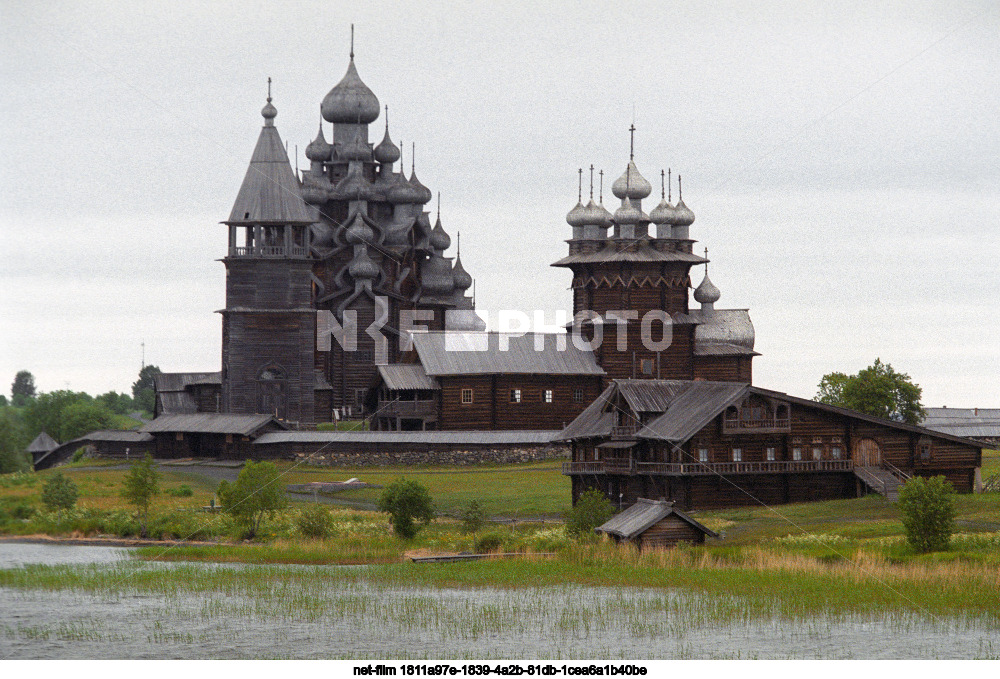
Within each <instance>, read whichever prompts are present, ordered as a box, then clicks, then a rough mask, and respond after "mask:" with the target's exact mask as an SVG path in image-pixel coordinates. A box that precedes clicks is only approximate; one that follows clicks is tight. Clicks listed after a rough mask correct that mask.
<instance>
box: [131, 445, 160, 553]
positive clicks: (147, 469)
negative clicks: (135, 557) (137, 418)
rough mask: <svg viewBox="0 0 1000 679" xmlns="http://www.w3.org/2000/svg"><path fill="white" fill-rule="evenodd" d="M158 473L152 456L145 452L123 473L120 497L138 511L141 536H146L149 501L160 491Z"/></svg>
mask: <svg viewBox="0 0 1000 679" xmlns="http://www.w3.org/2000/svg"><path fill="white" fill-rule="evenodd" d="M159 484H160V474H159V472H157V471H156V464H155V463H154V462H153V456H152V455H150V454H149V453H146V456H145V457H144V458H143V459H142V461H140V462H135V463H133V464H132V466H131V467H129V470H128V474H126V475H125V487H124V488H122V497H123V498H125V500H126V501H127V502H128V503H129V504H132V505H135V507H136V509H137V510H138V511H139V512H140V523H141V525H142V537H146V535H147V528H148V518H149V502H150V500H152V499H153V496H154V495H156V494H157V493H159V492H160V485H159Z"/></svg>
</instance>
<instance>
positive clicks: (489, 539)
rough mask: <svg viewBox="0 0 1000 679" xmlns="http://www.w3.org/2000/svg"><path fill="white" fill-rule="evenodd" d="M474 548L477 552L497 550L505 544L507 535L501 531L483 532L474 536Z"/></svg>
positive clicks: (485, 552)
mask: <svg viewBox="0 0 1000 679" xmlns="http://www.w3.org/2000/svg"><path fill="white" fill-rule="evenodd" d="M474 544H475V546H474V549H475V551H476V553H477V554H487V553H489V552H499V551H500V550H501V549H503V548H504V546H505V545H506V544H507V536H506V535H503V534H502V533H484V534H483V535H480V536H479V537H478V538H476V542H475V543H474Z"/></svg>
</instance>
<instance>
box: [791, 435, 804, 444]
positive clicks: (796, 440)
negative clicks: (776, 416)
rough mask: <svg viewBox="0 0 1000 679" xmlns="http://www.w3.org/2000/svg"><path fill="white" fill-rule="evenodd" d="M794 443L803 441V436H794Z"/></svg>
mask: <svg viewBox="0 0 1000 679" xmlns="http://www.w3.org/2000/svg"><path fill="white" fill-rule="evenodd" d="M792 443H802V437H801V436H796V437H794V438H792Z"/></svg>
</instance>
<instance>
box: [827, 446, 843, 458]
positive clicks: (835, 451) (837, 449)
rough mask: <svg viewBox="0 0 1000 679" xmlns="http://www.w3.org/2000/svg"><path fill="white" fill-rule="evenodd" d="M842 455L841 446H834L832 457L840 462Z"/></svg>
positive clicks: (831, 450)
mask: <svg viewBox="0 0 1000 679" xmlns="http://www.w3.org/2000/svg"><path fill="white" fill-rule="evenodd" d="M840 454H841V453H840V446H834V447H833V448H830V457H832V458H833V459H834V460H839V459H840Z"/></svg>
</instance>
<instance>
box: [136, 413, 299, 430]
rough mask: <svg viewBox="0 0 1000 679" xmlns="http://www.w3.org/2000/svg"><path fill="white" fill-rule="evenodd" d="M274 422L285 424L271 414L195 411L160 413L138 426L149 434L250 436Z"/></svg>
mask: <svg viewBox="0 0 1000 679" xmlns="http://www.w3.org/2000/svg"><path fill="white" fill-rule="evenodd" d="M269 424H274V425H275V426H277V427H278V428H280V429H287V428H288V427H286V426H285V425H283V424H282V423H281V422H279V421H278V420H276V419H275V418H274V417H273V416H271V415H231V414H223V413H197V414H184V415H161V416H160V417H157V418H156V419H155V420H153V421H152V422H150V423H149V424H145V425H143V426H142V427H140V428H139V431H141V432H147V433H150V434H155V433H160V432H185V433H192V434H239V435H241V436H250V435H251V434H253V433H255V432H257V431H258V430H260V429H262V428H263V427H265V426H267V425H269Z"/></svg>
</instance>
